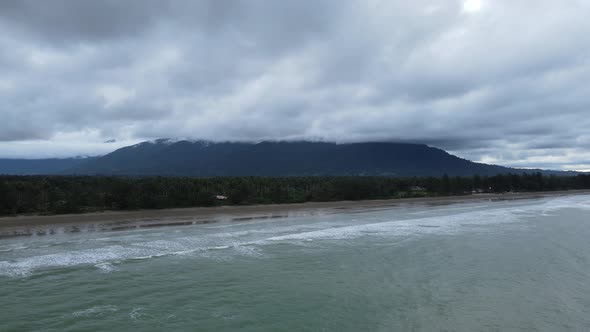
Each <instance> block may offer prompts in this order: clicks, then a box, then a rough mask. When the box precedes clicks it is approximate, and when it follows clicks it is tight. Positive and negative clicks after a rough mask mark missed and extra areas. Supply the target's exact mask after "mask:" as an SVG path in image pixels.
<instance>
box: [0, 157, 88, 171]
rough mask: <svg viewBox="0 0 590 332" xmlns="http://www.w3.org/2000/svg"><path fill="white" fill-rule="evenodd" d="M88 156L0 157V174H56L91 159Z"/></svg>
mask: <svg viewBox="0 0 590 332" xmlns="http://www.w3.org/2000/svg"><path fill="white" fill-rule="evenodd" d="M93 159H94V157H90V158H63V159H59V158H50V159H0V174H5V175H40V174H58V173H62V172H65V171H67V170H70V169H73V168H75V167H77V166H78V165H80V164H82V163H85V162H88V161H91V160H93Z"/></svg>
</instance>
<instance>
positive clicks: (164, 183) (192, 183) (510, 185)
mask: <svg viewBox="0 0 590 332" xmlns="http://www.w3.org/2000/svg"><path fill="white" fill-rule="evenodd" d="M565 189H590V175H577V176H572V177H557V176H543V175H542V174H541V173H534V174H522V175H518V174H505V175H496V176H490V177H480V176H473V177H448V176H443V177H438V178H435V177H420V178H417V177H415V178H392V177H274V178H273V177H218V178H186V177H92V176H81V177H78V176H76V177H73V176H72V177H69V176H0V215H14V214H28V213H41V214H56V213H80V212H89V211H103V210H132V209H162V208H172V207H191V206H213V205H221V204H271V203H296V202H307V201H338V200H361V199H384V198H405V197H422V196H447V195H464V194H471V193H472V192H473V191H480V192H482V191H483V192H506V191H551V190H565ZM216 195H225V196H227V197H228V199H227V200H217V199H216V197H215V196H216Z"/></svg>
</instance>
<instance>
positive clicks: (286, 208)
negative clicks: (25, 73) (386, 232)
mask: <svg viewBox="0 0 590 332" xmlns="http://www.w3.org/2000/svg"><path fill="white" fill-rule="evenodd" d="M589 193H590V190H569V191H552V192H532V193H505V194H475V195H468V196H446V197H425V198H406V199H387V200H366V201H338V202H308V203H300V204H273V205H248V206H221V207H195V208H181V209H163V210H136V211H107V212H95V213H85V214H66V215H50V216H39V215H33V216H10V217H1V218H0V238H2V237H13V236H32V235H45V234H51V233H53V232H79V231H99V230H105V231H109V230H111V231H116V230H126V229H132V228H150V227H162V226H180V225H191V224H203V223H212V222H221V221H244V220H253V219H264V218H277V219H278V218H283V217H288V216H293V215H298V214H315V213H337V212H342V210H365V209H380V208H390V207H395V206H401V205H406V204H424V205H432V204H437V205H438V204H452V203H462V202H471V201H478V200H515V199H532V198H541V197H546V196H564V195H579V194H589Z"/></svg>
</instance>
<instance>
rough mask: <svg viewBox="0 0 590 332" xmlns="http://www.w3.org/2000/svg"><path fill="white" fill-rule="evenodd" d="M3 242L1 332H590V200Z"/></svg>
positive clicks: (339, 214)
mask: <svg viewBox="0 0 590 332" xmlns="http://www.w3.org/2000/svg"><path fill="white" fill-rule="evenodd" d="M52 233H54V234H46V235H36V236H31V237H15V238H4V239H0V285H1V287H0V309H1V310H0V331H163V330H166V331H590V196H589V195H575V196H561V197H546V198H541V199H526V200H514V201H479V202H465V203H456V204H406V205H402V206H397V207H391V208H381V209H360V208H350V209H339V210H332V211H322V210H317V211H307V212H301V211H300V212H297V213H289V214H287V215H286V216H284V217H281V218H261V219H252V220H246V219H244V220H238V221H235V220H234V221H221V222H216V223H208V224H199V225H185V226H171V227H158V228H146V229H128V230H119V231H80V232H62V231H60V230H59V229H56V230H54V231H53V232H52Z"/></svg>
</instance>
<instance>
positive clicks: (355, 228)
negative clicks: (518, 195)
mask: <svg viewBox="0 0 590 332" xmlns="http://www.w3.org/2000/svg"><path fill="white" fill-rule="evenodd" d="M589 203H590V196H571V197H563V198H555V199H550V200H543V201H534V202H530V201H529V202H525V203H522V202H516V203H508V204H498V205H494V204H486V205H483V206H482V208H481V209H480V210H473V209H476V208H477V206H472V207H471V208H472V210H471V211H466V212H465V211H464V210H461V209H456V208H455V209H454V210H453V209H451V210H450V211H446V212H450V213H452V214H448V215H438V216H432V217H422V218H415V217H416V216H415V215H414V216H412V215H409V214H407V213H406V214H405V215H403V214H402V215H401V216H400V215H395V214H394V213H392V211H395V209H392V210H390V211H381V212H379V213H378V214H375V212H372V211H367V212H366V214H367V216H366V217H365V218H359V215H356V216H355V217H354V218H352V219H351V218H349V216H348V215H346V214H342V215H331V216H320V217H313V218H314V219H313V221H312V222H311V223H310V222H309V219H307V220H305V219H302V220H300V221H298V223H295V222H293V221H291V220H289V221H288V222H287V223H288V224H286V225H285V223H281V222H275V223H269V224H268V225H266V224H265V225H258V226H256V225H251V224H250V225H248V224H241V225H235V227H228V228H223V231H222V232H219V231H216V230H211V229H207V228H194V229H193V231H194V233H192V234H190V233H188V234H187V233H174V232H162V231H158V232H151V233H142V235H141V236H137V235H134V236H132V237H126V238H125V241H123V240H122V238H117V240H119V241H120V242H119V241H118V242H119V244H115V245H109V246H104V247H99V248H88V245H89V243H93V244H92V245H96V243H97V241H96V240H97V239H95V241H92V242H88V241H87V239H84V240H79V241H67V243H68V246H54V247H53V248H54V249H53V250H54V251H57V252H54V253H50V254H47V251H40V250H39V249H29V250H22V249H26V248H29V247H27V246H23V245H22V244H19V246H18V247H17V246H15V247H9V246H4V247H3V248H2V249H0V250H2V252H9V254H8V253H7V254H5V255H6V256H7V257H11V260H3V261H0V276H8V277H22V276H27V275H29V274H31V273H33V272H35V271H38V270H43V269H51V268H63V267H71V266H77V265H84V264H89V265H93V266H95V267H96V268H97V269H99V270H100V271H101V272H107V273H111V272H114V271H116V269H115V268H114V266H113V265H112V264H113V263H115V262H124V261H128V260H140V261H141V260H148V259H152V258H157V257H163V256H170V255H177V256H182V255H185V256H186V255H191V254H193V253H198V255H199V256H200V257H209V258H211V259H216V260H227V259H231V257H232V256H235V255H241V256H251V257H263V256H264V246H265V245H268V244H276V243H280V242H284V243H291V244H297V245H307V246H309V245H312V246H313V245H315V244H311V243H310V242H312V241H315V240H342V239H353V238H358V237H361V236H372V237H392V236H393V237H400V236H407V237H410V236H421V235H425V234H455V233H457V232H465V231H486V229H488V227H487V226H489V225H494V224H499V223H514V222H517V221H523V217H528V216H535V215H543V214H545V215H546V214H549V213H552V212H554V211H557V210H559V209H563V208H579V209H585V210H590V204H589ZM425 209H428V208H425ZM459 211H461V212H460V213H457V212H459ZM439 212H440V211H439ZM404 217H405V218H408V217H410V218H409V219H400V218H404ZM394 218H397V220H395V219H394ZM354 219H359V220H356V221H355V220H354ZM363 220H364V221H365V222H366V223H364V224H363V223H360V224H359V222H362V221H363ZM260 226H262V227H260ZM476 226H477V227H476ZM249 227H256V228H253V229H252V228H249ZM203 230H206V231H203ZM220 230H221V229H220ZM177 234H182V235H183V236H182V237H176V236H177ZM157 237H161V238H159V239H155V240H151V241H149V240H148V239H150V238H157ZM99 239H100V240H107V241H112V240H114V238H99ZM62 240H63V239H62ZM142 240H143V241H142ZM146 240H148V241H146ZM61 243H65V242H61ZM70 244H71V245H70ZM16 250H22V252H16ZM11 251H12V252H11ZM40 253H42V254H40ZM25 255H27V256H25ZM19 256H20V257H19Z"/></svg>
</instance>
